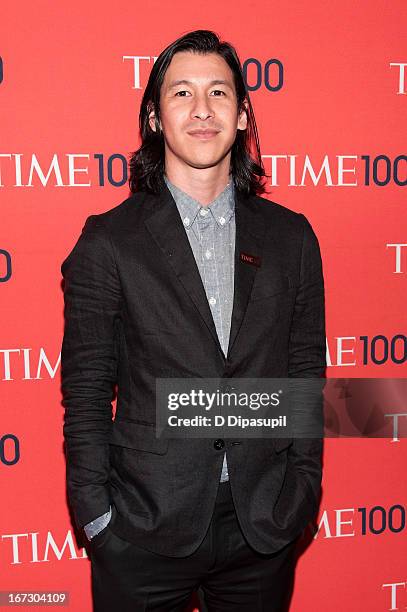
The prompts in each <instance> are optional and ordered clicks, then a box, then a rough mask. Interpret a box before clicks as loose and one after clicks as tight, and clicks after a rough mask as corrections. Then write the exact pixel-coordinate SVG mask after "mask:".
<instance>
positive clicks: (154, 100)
mask: <svg viewBox="0 0 407 612" xmlns="http://www.w3.org/2000/svg"><path fill="white" fill-rule="evenodd" d="M179 51H191V52H193V53H200V54H207V53H218V54H219V55H220V56H221V57H223V59H224V60H225V61H226V62H227V64H228V65H229V67H230V68H231V70H232V72H233V76H234V83H235V88H236V97H237V105H238V112H239V113H240V112H241V111H242V109H243V108H244V104H243V102H244V101H246V103H247V108H246V114H247V128H246V129H245V130H237V134H236V139H235V142H234V144H233V146H232V150H231V172H232V176H233V179H234V184H235V187H236V189H238V190H239V191H241V192H243V193H244V194H246V195H249V194H257V195H260V194H261V193H264V191H265V187H264V178H263V177H265V176H267V175H266V173H265V170H264V166H263V162H262V159H261V154H260V145H259V137H258V133H257V126H256V120H255V117H254V112H253V108H252V105H251V102H250V98H249V94H248V91H247V88H246V85H245V82H244V78H243V70H242V66H241V63H240V60H239V57H238V55H237V52H236V50H235V48H234V47H233V46H232V45H231V44H230V43H228V42H222V41H221V40H220V39H219V37H218V36H217V34H215V33H214V32H211V31H210V30H195V31H194V32H189V33H187V34H185V35H184V36H182V37H180V38H178V39H177V40H176V41H175V42H173V43H172V44H171V45H169V46H168V47H166V48H165V49H164V51H162V53H161V54H160V55H159V57H158V58H157V60H156V62H155V64H154V66H153V68H152V70H151V73H150V78H149V79H148V83H147V87H146V90H145V92H144V95H143V99H142V101H141V106H140V115H139V126H140V133H141V140H142V144H141V147H140V148H139V149H138V150H137V151H134V153H131V154H130V159H129V168H130V177H129V186H130V191H131V192H132V193H135V192H136V191H148V192H150V193H159V191H160V190H161V189H162V187H163V186H164V179H163V174H164V160H165V147H164V136H163V133H162V131H161V129H160V91H161V85H162V84H163V81H164V76H165V73H166V71H167V69H168V66H169V65H170V62H171V60H172V58H173V56H174V55H175V53H178V52H179ZM152 109H154V111H155V124H156V131H154V130H152V129H151V127H150V125H149V114H150V113H151V110H152Z"/></svg>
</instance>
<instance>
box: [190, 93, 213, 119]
mask: <svg viewBox="0 0 407 612" xmlns="http://www.w3.org/2000/svg"><path fill="white" fill-rule="evenodd" d="M191 114H192V116H193V117H198V118H199V119H201V120H202V121H204V120H205V119H207V118H208V117H213V115H214V112H213V109H212V105H211V103H210V100H209V99H208V98H207V96H206V95H202V96H196V98H195V104H194V105H193V108H192V113H191Z"/></svg>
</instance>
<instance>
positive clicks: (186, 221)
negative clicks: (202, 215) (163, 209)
mask: <svg viewBox="0 0 407 612" xmlns="http://www.w3.org/2000/svg"><path fill="white" fill-rule="evenodd" d="M184 225H189V217H185V219H184Z"/></svg>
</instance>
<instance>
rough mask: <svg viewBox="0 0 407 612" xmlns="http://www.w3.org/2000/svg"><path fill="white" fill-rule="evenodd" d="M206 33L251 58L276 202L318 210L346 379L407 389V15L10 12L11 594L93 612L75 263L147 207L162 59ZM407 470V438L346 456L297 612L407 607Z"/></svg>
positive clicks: (51, 8)
mask: <svg viewBox="0 0 407 612" xmlns="http://www.w3.org/2000/svg"><path fill="white" fill-rule="evenodd" d="M202 28H204V29H212V30H215V31H216V32H217V33H219V34H220V36H221V37H222V38H223V39H225V40H228V41H230V42H232V44H234V45H235V46H236V47H237V50H238V52H239V55H240V58H241V61H242V64H243V66H244V70H245V78H246V81H247V84H248V87H249V89H250V93H251V99H252V103H253V106H254V110H255V113H256V118H257V123H258V128H259V134H260V144H261V150H262V154H263V160H264V165H265V167H266V170H267V172H268V173H269V174H270V175H271V178H270V179H269V182H268V188H269V195H268V196H267V197H268V198H270V199H272V200H274V201H276V202H278V203H280V204H283V205H284V206H287V207H288V208H291V209H293V210H296V211H299V212H303V213H304V214H305V215H306V217H307V218H308V219H309V221H310V222H311V224H312V226H313V228H314V230H315V232H316V234H317V236H318V238H319V241H320V246H321V252H322V258H323V264H324V275H325V283H326V302H327V358H328V363H329V367H328V371H327V376H328V377H349V378H354V377H366V378H370V377H376V378H386V377H389V378H403V377H405V376H406V363H407V338H406V335H407V329H406V327H407V326H406V288H407V214H406V184H407V155H406V153H407V151H406V135H407V130H406V123H407V122H406V116H407V114H406V113H407V37H406V32H407V3H406V2H405V0H393V2H389V1H388V0H370V1H369V2H353V1H351V0H343V1H340V2H334V3H331V2H326V1H325V0H312V1H311V0H310V1H299V2H285V1H283V0H277V1H275V0H271V1H269V2H255V1H253V2H243V1H241V0H235V1H234V2H233V3H232V2H230V3H220V2H216V1H214V0H206V1H205V2H201V1H199V0H198V1H197V2H195V3H191V2H186V1H185V0H174V2H171V3H170V4H166V3H164V2H157V1H156V0H150V1H149V2H141V1H139V0H135V1H134V2H128V3H111V2H103V1H102V2H93V1H90V2H79V1H78V0H71V1H70V2H51V1H50V0H49V1H48V2H23V3H21V2H14V3H12V2H6V7H4V6H3V9H2V16H1V20H0V31H1V36H0V56H1V60H0V77H1V79H0V80H1V82H0V113H1V123H0V125H1V127H0V129H1V132H0V134H1V140H0V143H1V146H0V198H1V203H0V394H1V398H0V410H1V422H0V424H1V427H0V478H1V489H0V490H1V497H0V499H1V502H0V514H1V521H0V591H27V590H30V591H54V592H59V591H64V592H69V607H70V609H71V610H73V611H75V612H86V611H89V610H91V609H92V604H91V592H90V563H89V559H88V557H87V556H86V551H85V549H84V548H83V547H80V546H79V545H78V541H77V539H76V537H75V531H74V529H73V525H72V522H71V517H70V513H69V509H68V505H67V500H66V493H65V460H64V454H63V436H62V423H63V408H62V407H61V403H60V401H61V393H60V349H61V341H62V333H63V295H62V291H61V280H62V279H61V274H60V265H61V262H62V261H63V259H64V258H65V257H66V256H67V254H68V253H69V252H70V250H71V249H72V247H73V245H74V243H75V242H76V240H77V238H78V236H79V234H80V232H81V229H82V227H83V224H84V221H85V219H86V217H87V216H88V215H90V214H94V213H99V212H103V211H105V210H108V209H110V208H112V207H113V206H115V205H117V204H119V203H120V202H122V201H123V200H124V199H126V197H127V196H128V185H127V158H128V154H129V152H130V151H133V150H135V149H136V148H137V147H138V144H139V134H138V111H139V104H140V101H141V97H142V94H143V91H144V88H145V85H146V82H147V79H148V76H149V72H150V70H151V67H152V65H153V63H154V61H155V58H156V57H157V56H158V55H159V53H160V52H161V50H162V49H163V48H164V47H165V46H166V45H167V44H169V43H170V42H171V41H172V40H174V39H175V38H177V37H179V36H180V35H182V34H184V33H186V32H187V31H190V30H195V29H202ZM389 412H391V406H389ZM404 412H405V413H407V399H406V409H405V410H404ZM402 427H404V428H406V427H407V424H406V419H404V423H403V419H402V418H400V419H399V428H400V430H401V428H402ZM406 457H407V454H406V440H405V439H403V437H402V436H401V435H400V436H399V437H396V436H395V437H393V438H375V439H327V440H326V442H325V451H324V478H323V497H322V501H321V507H320V510H319V515H318V517H317V525H318V530H317V531H316V533H315V534H314V535H313V540H312V544H311V545H310V546H309V547H308V548H307V549H306V551H305V552H304V554H303V555H302V556H301V557H300V559H299V563H298V567H297V577H296V583H295V592H294V597H293V601H292V608H291V609H292V610H293V612H300V611H304V610H310V611H311V610H312V611H314V610H317V611H325V610H330V611H332V610H341V611H342V610H347V611H349V612H351V611H352V612H353V611H355V612H356V611H357V612H360V611H364V610H366V611H369V612H384V611H386V610H403V609H406V608H407V573H406V567H405V559H406V549H407V547H406V529H407V528H406V524H405V523H406V519H405V514H406V492H407V487H406V476H405V466H406ZM20 609H21V608H20ZM27 609H28V608H27ZM30 609H31V608H30ZM35 609H37V608H35ZM119 609H120V605H118V610H119ZM237 612H238V611H237Z"/></svg>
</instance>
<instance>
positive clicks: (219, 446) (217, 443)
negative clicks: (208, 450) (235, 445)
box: [213, 440, 225, 450]
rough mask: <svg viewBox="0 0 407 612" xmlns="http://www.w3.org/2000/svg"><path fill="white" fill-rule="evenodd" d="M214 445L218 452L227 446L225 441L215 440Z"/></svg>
mask: <svg viewBox="0 0 407 612" xmlns="http://www.w3.org/2000/svg"><path fill="white" fill-rule="evenodd" d="M213 445H214V447H215V448H216V450H222V448H223V447H224V446H225V443H224V441H223V440H215V442H214V443H213Z"/></svg>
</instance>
